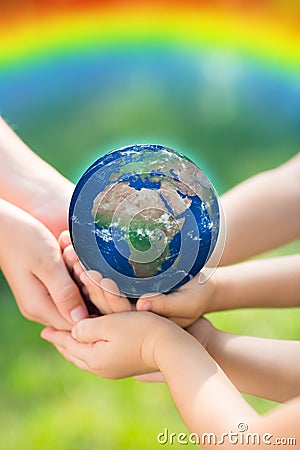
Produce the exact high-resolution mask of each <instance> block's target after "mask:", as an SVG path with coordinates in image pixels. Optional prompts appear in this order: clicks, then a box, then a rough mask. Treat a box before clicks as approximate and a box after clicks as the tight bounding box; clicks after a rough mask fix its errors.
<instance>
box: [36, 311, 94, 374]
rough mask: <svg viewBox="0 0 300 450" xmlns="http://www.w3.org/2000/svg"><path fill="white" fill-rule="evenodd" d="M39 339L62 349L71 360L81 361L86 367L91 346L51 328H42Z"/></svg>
mask: <svg viewBox="0 0 300 450" xmlns="http://www.w3.org/2000/svg"><path fill="white" fill-rule="evenodd" d="M91 320H92V319H91ZM41 337H42V339H45V340H46V341H48V342H51V344H53V345H54V346H59V347H62V348H63V349H64V350H65V351H66V352H67V353H68V354H69V355H71V356H72V357H73V358H77V359H79V360H81V361H82V362H83V363H84V364H86V365H87V366H88V358H89V356H90V355H91V351H92V349H93V344H88V343H87V344H83V343H81V342H77V341H76V340H75V339H73V338H72V336H71V333H70V332H68V331H57V330H55V329H54V328H51V327H46V328H44V329H43V330H42V332H41Z"/></svg>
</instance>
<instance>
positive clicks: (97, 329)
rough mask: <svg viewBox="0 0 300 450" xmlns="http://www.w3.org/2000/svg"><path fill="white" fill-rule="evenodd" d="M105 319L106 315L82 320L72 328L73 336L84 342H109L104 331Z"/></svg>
mask: <svg viewBox="0 0 300 450" xmlns="http://www.w3.org/2000/svg"><path fill="white" fill-rule="evenodd" d="M107 317H108V316H106V318H107ZM103 319H104V320H105V316H103V317H95V318H93V319H84V320H81V321H80V322H78V323H77V324H76V325H75V326H74V327H73V328H72V336H73V338H74V339H76V340H77V341H78V342H82V343H84V342H86V343H93V342H98V341H102V342H109V339H107V334H106V333H104V331H103V323H104V322H103Z"/></svg>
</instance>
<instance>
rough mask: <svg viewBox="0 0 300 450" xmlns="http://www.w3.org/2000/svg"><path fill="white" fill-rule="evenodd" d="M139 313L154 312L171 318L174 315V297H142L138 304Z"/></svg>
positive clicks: (164, 295) (153, 295) (160, 295)
mask: <svg viewBox="0 0 300 450" xmlns="http://www.w3.org/2000/svg"><path fill="white" fill-rule="evenodd" d="M136 310H137V311H152V312H154V313H156V314H160V315H161V316H165V317H170V316H172V315H173V312H174V307H173V295H172V294H168V295H166V294H146V295H142V296H141V297H140V298H139V299H138V301H137V303H136Z"/></svg>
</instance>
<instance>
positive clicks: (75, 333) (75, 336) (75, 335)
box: [71, 325, 77, 339]
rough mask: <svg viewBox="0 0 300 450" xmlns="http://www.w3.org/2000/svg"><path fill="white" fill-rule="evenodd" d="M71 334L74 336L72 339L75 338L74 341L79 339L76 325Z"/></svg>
mask: <svg viewBox="0 0 300 450" xmlns="http://www.w3.org/2000/svg"><path fill="white" fill-rule="evenodd" d="M71 334H72V337H73V338H74V339H77V331H76V325H75V327H73V328H72V332H71Z"/></svg>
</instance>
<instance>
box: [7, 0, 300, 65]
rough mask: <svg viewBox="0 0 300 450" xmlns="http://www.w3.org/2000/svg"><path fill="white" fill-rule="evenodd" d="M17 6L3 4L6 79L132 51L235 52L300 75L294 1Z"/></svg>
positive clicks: (299, 16) (299, 22)
mask: <svg viewBox="0 0 300 450" xmlns="http://www.w3.org/2000/svg"><path fill="white" fill-rule="evenodd" d="M6 3H7V4H8V5H9V2H6ZM246 3H247V2H246ZM13 4H14V5H15V8H14V9H8V6H7V7H6V10H5V9H4V5H2V6H1V4H0V42H1V43H2V44H1V50H0V68H1V70H2V71H3V70H4V69H7V70H11V69H13V66H16V65H17V66H18V67H20V66H21V65H22V64H28V63H29V62H34V61H37V60H39V59H44V58H45V57H46V56H47V57H48V56H51V55H56V57H57V58H59V57H61V56H62V55H64V56H65V55H74V54H76V53H82V52H84V51H103V50H104V49H105V48H107V47H113V46H119V47H120V46H121V47H122V46H128V45H129V46H130V45H131V46H135V47H140V48H141V49H144V48H145V47H147V46H152V47H153V46H155V45H157V46H158V45H159V46H174V47H176V48H182V47H183V48H185V47H188V48H189V49H195V50H197V51H200V52H201V51H211V50H214V49H223V50H227V51H228V50H230V51H233V52H235V53H236V54H238V55H240V56H242V57H245V58H249V59H251V60H256V61H260V62H264V63H268V64H271V65H272V66H274V67H277V68H280V69H284V70H290V71H294V72H299V71H300V8H299V7H298V8H297V7H296V6H294V8H293V2H289V1H283V0H282V1H281V2H280V1H277V2H275V1H274V2H273V6H272V2H271V4H270V2H269V3H267V2H264V1H260V2H255V1H253V2H250V1H249V2H248V6H247V5H246V6H245V2H243V4H244V7H243V8H241V7H240V8H238V7H235V8H234V7H232V6H230V5H231V2H228V7H226V3H225V7H224V2H222V6H220V5H219V4H218V2H214V1H212V2H201V1H199V2H189V1H185V2H180V1H172V2H171V1H169V2H153V1H145V2H142V6H141V3H140V2H124V1H117V2H116V1H113V2H93V1H86V2H83V1H82V2H72V1H71V2H69V3H66V5H67V7H64V8H62V7H59V3H57V4H56V7H51V6H48V7H47V2H42V1H35V2H30V1H28V2H24V1H23V2H22V1H19V8H17V6H18V2H13ZM251 4H252V6H251ZM26 5H27V8H26ZM50 5H51V2H50ZM211 5H212V6H211ZM253 5H254V6H253ZM267 5H269V6H267ZM294 5H295V3H294Z"/></svg>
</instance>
